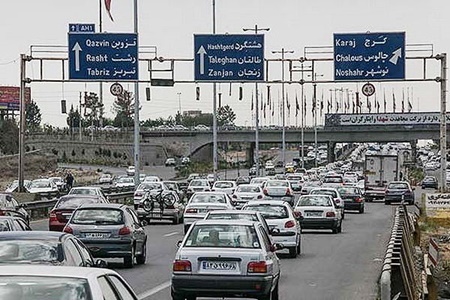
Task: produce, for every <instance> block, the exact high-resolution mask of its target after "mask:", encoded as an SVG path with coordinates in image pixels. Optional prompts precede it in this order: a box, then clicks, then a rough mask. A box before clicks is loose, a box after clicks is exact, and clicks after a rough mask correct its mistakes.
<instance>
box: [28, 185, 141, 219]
mask: <svg viewBox="0 0 450 300" xmlns="http://www.w3.org/2000/svg"><path fill="white" fill-rule="evenodd" d="M133 195H134V191H118V192H115V193H108V194H107V196H108V200H109V201H110V202H111V203H126V202H127V200H128V199H130V198H133ZM57 201H58V199H57V198H54V199H49V200H40V201H31V202H25V203H23V204H25V209H26V210H27V211H28V213H29V214H30V218H31V220H33V219H38V218H42V216H48V213H49V211H50V209H52V208H53V207H54V206H55V204H56V202H57Z"/></svg>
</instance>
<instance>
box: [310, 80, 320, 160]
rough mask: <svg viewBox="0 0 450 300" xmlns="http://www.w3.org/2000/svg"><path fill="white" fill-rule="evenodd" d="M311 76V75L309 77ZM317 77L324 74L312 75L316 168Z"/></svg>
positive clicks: (315, 157)
mask: <svg viewBox="0 0 450 300" xmlns="http://www.w3.org/2000/svg"><path fill="white" fill-rule="evenodd" d="M308 76H310V75H308ZM317 76H323V74H320V75H319V74H317V73H312V74H311V77H312V82H313V105H314V107H313V114H314V167H315V168H317V150H318V149H317V83H316V78H317Z"/></svg>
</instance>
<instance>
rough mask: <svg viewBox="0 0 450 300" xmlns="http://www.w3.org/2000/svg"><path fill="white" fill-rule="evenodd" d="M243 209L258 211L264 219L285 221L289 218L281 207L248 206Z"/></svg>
mask: <svg viewBox="0 0 450 300" xmlns="http://www.w3.org/2000/svg"><path fill="white" fill-rule="evenodd" d="M243 209H247V210H254V211H259V212H260V213H261V214H262V216H263V217H264V218H265V219H285V218H288V217H289V214H288V211H287V209H286V207H284V206H283V205H270V204H267V205H266V204H264V205H263V204H261V205H248V206H245V208H243Z"/></svg>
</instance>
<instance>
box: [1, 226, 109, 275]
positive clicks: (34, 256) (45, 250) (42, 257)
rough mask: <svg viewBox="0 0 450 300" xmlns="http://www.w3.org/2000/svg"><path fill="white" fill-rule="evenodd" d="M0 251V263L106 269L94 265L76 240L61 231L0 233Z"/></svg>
mask: <svg viewBox="0 0 450 300" xmlns="http://www.w3.org/2000/svg"><path fill="white" fill-rule="evenodd" d="M0 249H2V251H0V264H46V265H61V266H79V267H94V266H102V267H104V266H106V262H105V261H101V260H98V261H96V262H95V261H94V259H93V258H92V255H91V253H90V252H89V250H88V249H87V248H86V246H85V245H84V244H83V243H82V242H81V241H80V240H79V239H77V238H76V237H75V236H73V235H71V234H67V233H64V232H50V231H10V232H1V233H0Z"/></svg>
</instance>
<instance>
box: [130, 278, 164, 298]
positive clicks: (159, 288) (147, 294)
mask: <svg viewBox="0 0 450 300" xmlns="http://www.w3.org/2000/svg"><path fill="white" fill-rule="evenodd" d="M168 287H170V280H169V281H166V282H164V283H161V284H160V285H157V286H155V287H154V288H152V289H151V290H148V291H145V292H143V293H140V294H139V295H138V299H139V300H143V299H145V298H147V297H150V296H151V295H154V294H156V293H158V292H160V291H162V290H165V289H167V288H168Z"/></svg>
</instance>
